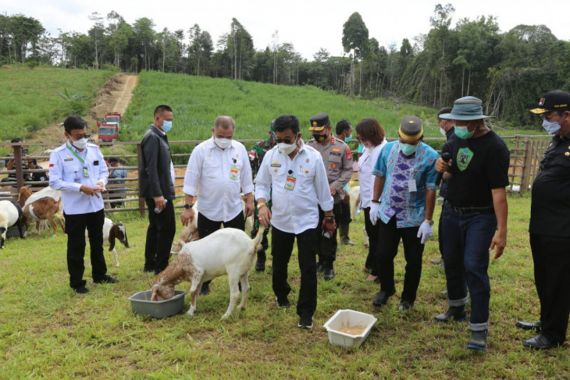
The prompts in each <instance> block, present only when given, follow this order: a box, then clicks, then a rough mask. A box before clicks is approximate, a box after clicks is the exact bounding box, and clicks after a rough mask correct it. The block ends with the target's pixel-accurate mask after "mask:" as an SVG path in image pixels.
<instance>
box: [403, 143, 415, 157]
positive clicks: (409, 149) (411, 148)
mask: <svg viewBox="0 0 570 380" xmlns="http://www.w3.org/2000/svg"><path fill="white" fill-rule="evenodd" d="M417 148H418V146H417V145H411V144H406V143H403V142H401V143H400V151H401V152H402V153H403V154H404V156H411V155H412V154H414V153H416V149H417Z"/></svg>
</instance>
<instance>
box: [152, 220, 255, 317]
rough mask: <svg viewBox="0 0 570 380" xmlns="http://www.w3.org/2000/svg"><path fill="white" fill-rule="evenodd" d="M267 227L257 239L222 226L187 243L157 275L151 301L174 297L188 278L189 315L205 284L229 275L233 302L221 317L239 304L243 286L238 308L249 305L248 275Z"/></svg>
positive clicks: (192, 313)
mask: <svg viewBox="0 0 570 380" xmlns="http://www.w3.org/2000/svg"><path fill="white" fill-rule="evenodd" d="M264 230H265V228H263V227H262V228H260V229H259V231H258V233H257V235H256V236H255V238H254V239H251V238H250V237H249V236H248V235H247V234H246V233H245V232H244V231H242V230H238V229H236V228H223V229H220V230H218V231H216V232H214V233H212V234H211V235H208V236H206V237H205V238H203V239H200V240H196V241H191V242H189V243H186V244H184V245H183V247H182V249H181V250H180V252H179V253H178V255H177V256H176V257H175V258H174V260H173V261H172V262H171V263H170V264H169V265H168V267H167V268H166V269H165V270H164V271H162V272H161V273H159V274H158V276H157V278H156V281H155V284H154V285H153V286H152V296H151V300H153V301H157V300H160V299H168V298H172V297H173V296H174V286H175V285H176V284H178V283H180V282H182V281H189V282H190V283H191V285H190V290H189V294H190V297H191V302H190V309H189V310H188V315H194V312H195V311H196V300H197V298H198V294H199V293H200V289H201V287H202V283H204V282H206V281H210V280H212V279H214V278H216V277H219V276H222V275H223V274H227V275H228V284H229V288H230V302H229V305H228V309H227V310H226V312H225V314H224V315H223V316H222V319H226V318H228V317H229V316H230V315H231V314H232V312H233V311H234V309H235V307H236V303H237V300H238V298H239V293H240V286H241V293H242V298H241V302H240V304H239V305H238V308H239V309H242V308H244V307H245V306H246V304H247V295H248V292H249V282H248V275H249V271H250V270H251V267H252V265H253V263H254V261H255V259H256V253H257V249H258V247H259V244H260V243H261V239H262V237H263V231H264Z"/></svg>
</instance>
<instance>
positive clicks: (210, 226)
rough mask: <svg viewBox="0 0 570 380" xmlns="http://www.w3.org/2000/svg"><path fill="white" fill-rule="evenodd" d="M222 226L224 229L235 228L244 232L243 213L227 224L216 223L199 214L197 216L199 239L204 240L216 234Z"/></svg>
mask: <svg viewBox="0 0 570 380" xmlns="http://www.w3.org/2000/svg"><path fill="white" fill-rule="evenodd" d="M222 225H223V226H224V227H225V228H237V229H239V230H242V231H243V230H245V218H244V216H243V212H240V213H239V214H238V215H237V216H236V217H235V218H233V219H232V220H229V221H227V222H218V221H213V220H210V219H208V218H206V217H205V216H204V215H202V214H201V213H199V214H198V235H199V236H200V239H203V238H205V237H206V236H208V235H210V234H211V233H213V232H216V231H217V230H219V229H220V228H222Z"/></svg>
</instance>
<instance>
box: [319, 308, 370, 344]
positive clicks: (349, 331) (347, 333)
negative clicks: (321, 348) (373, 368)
mask: <svg viewBox="0 0 570 380" xmlns="http://www.w3.org/2000/svg"><path fill="white" fill-rule="evenodd" d="M377 321H378V320H377V319H376V318H375V317H374V316H373V315H371V314H366V313H362V312H360V311H355V310H350V309H341V310H338V311H337V312H336V313H335V314H334V315H333V316H332V317H331V318H330V319H329V320H328V321H327V322H326V323H325V324H324V325H323V327H324V328H325V329H326V330H327V332H328V336H329V342H330V343H331V344H333V345H335V346H341V347H350V348H357V347H359V346H360V345H361V344H362V342H364V340H366V338H367V337H368V335H369V334H370V331H371V330H372V327H374V325H375V324H376V322H377Z"/></svg>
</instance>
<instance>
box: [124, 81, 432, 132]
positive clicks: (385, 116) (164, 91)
mask: <svg viewBox="0 0 570 380" xmlns="http://www.w3.org/2000/svg"><path fill="white" fill-rule="evenodd" d="M159 104H169V105H170V106H172V108H173V109H174V114H175V116H174V128H173V130H172V132H171V133H170V135H171V136H172V138H173V139H178V140H182V139H204V138H208V137H209V136H210V129H211V126H212V123H213V121H214V119H215V117H216V116H217V115H230V116H233V117H234V118H235V120H236V123H237V130H236V136H237V137H238V138H240V139H249V138H260V137H264V136H265V135H266V133H267V130H268V128H269V125H270V123H271V120H273V119H275V117H277V116H279V115H282V114H294V115H296V116H297V117H298V118H299V120H300V121H301V123H302V132H303V134H304V135H305V136H307V134H308V130H307V128H308V124H309V118H310V117H311V115H314V114H316V113H318V112H328V113H329V115H330V117H331V120H332V122H333V123H334V124H336V122H337V121H339V120H341V119H348V120H349V121H351V122H352V124H353V125H356V123H357V122H358V120H360V119H362V118H364V117H374V118H377V119H378V120H379V121H380V123H381V124H382V126H383V127H384V128H385V129H386V130H387V133H388V136H391V137H394V136H396V130H397V127H398V125H399V120H400V118H401V117H402V116H403V115H406V114H415V115H418V116H419V117H421V118H422V119H423V120H424V121H425V122H426V135H427V136H439V133H438V131H437V125H436V123H435V119H434V118H435V112H436V111H435V110H434V109H432V108H428V107H419V106H414V105H409V104H397V103H395V102H392V101H387V100H361V99H352V98H349V97H346V96H341V95H336V94H333V93H330V92H326V91H322V90H319V89H317V88H315V87H291V86H281V85H272V84H264V83H256V82H245V81H233V80H229V79H217V78H208V77H196V76H189V75H181V74H164V73H157V72H143V73H141V74H140V78H139V85H138V87H137V88H136V90H135V93H134V96H133V99H132V101H131V105H130V106H129V109H128V111H127V115H126V119H125V123H126V126H127V127H128V128H125V129H126V130H128V131H126V133H125V134H124V135H123V136H122V139H123V140H130V139H138V138H140V137H141V136H142V134H143V133H144V131H145V130H146V128H147V127H148V125H149V124H150V123H151V122H152V112H153V109H154V107H155V106H157V105H159Z"/></svg>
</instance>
